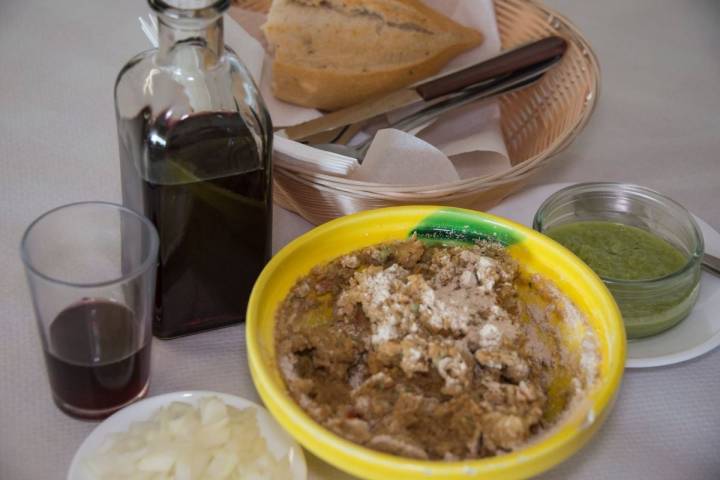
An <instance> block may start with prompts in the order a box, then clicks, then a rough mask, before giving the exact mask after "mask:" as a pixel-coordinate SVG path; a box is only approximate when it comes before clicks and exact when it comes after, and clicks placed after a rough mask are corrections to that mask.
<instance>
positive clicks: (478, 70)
mask: <svg viewBox="0 0 720 480" xmlns="http://www.w3.org/2000/svg"><path fill="white" fill-rule="evenodd" d="M566 49H567V42H566V41H565V40H564V39H563V38H561V37H558V36H553V37H547V38H543V39H542V40H538V41H535V42H532V43H528V44H526V45H523V46H521V47H518V48H515V49H512V50H510V51H509V52H506V53H503V54H501V55H498V56H496V57H493V58H490V59H489V60H486V61H484V62H480V63H476V64H475V65H472V66H470V67H467V68H464V69H462V70H459V71H457V72H454V73H451V74H449V75H445V76H443V77H440V78H436V79H433V80H429V81H427V82H423V83H421V84H420V85H416V86H415V87H414V88H415V91H416V92H417V93H418V94H419V95H420V96H421V97H422V98H423V100H425V101H428V100H433V99H435V98H438V97H442V96H443V95H447V94H449V93H453V92H457V91H459V90H462V89H463V88H466V87H469V86H471V85H474V84H476V83H479V82H482V81H485V80H490V79H492V78H495V77H498V76H500V75H506V74H508V73H511V72H513V71H515V70H518V69H523V68H527V67H530V66H532V65H535V64H536V63H540V62H544V61H546V60H550V59H552V58H555V57H559V56H562V54H564V53H565V50H566Z"/></svg>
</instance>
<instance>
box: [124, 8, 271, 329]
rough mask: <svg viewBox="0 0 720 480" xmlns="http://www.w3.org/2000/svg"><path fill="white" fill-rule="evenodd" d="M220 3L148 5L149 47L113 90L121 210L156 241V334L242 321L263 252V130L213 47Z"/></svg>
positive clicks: (266, 128) (266, 206) (265, 122)
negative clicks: (145, 225)
mask: <svg viewBox="0 0 720 480" xmlns="http://www.w3.org/2000/svg"><path fill="white" fill-rule="evenodd" d="M229 3H230V2H229V0H184V1H183V0H149V4H150V7H151V8H152V9H153V10H154V11H155V12H156V13H157V17H158V36H159V45H158V48H156V49H152V50H148V51H146V52H143V53H140V54H139V55H137V56H135V57H134V58H132V59H131V60H130V61H129V62H128V63H127V64H126V65H125V67H124V68H123V69H122V70H121V71H120V74H119V75H118V78H117V82H116V84H115V109H116V116H117V129H118V137H119V144H120V162H121V174H122V194H123V203H124V204H125V205H126V206H127V207H129V208H131V209H133V210H135V211H137V212H140V213H142V214H144V215H146V216H147V217H148V218H150V220H152V222H153V223H154V224H155V226H156V227H157V230H158V233H159V236H160V254H159V265H158V274H157V275H158V276H157V288H156V301H155V314H154V321H153V333H154V334H155V336H157V337H160V338H170V337H175V336H179V335H184V334H188V333H193V332H197V331H200V330H206V329H210V328H215V327H220V326H224V325H228V324H231V323H236V322H241V321H244V319H245V309H246V305H247V300H248V296H249V294H250V290H251V288H252V286H253V283H254V282H255V279H256V278H257V276H258V274H259V273H260V271H261V269H262V268H263V266H264V264H265V262H266V261H267V259H268V258H269V255H270V248H271V230H272V196H271V192H272V183H271V151H272V124H271V122H270V116H269V114H268V112H267V110H266V108H265V106H264V104H263V101H262V98H261V96H260V94H259V92H258V89H257V87H256V86H255V84H254V82H253V80H252V78H251V77H250V74H249V73H248V72H247V70H246V69H245V67H244V66H243V64H242V63H241V62H240V60H239V59H238V57H237V55H235V53H234V52H233V51H232V50H230V49H228V48H227V47H225V46H224V44H223V12H224V11H225V10H226V9H227V7H228V6H229ZM127 253H129V252H125V254H127Z"/></svg>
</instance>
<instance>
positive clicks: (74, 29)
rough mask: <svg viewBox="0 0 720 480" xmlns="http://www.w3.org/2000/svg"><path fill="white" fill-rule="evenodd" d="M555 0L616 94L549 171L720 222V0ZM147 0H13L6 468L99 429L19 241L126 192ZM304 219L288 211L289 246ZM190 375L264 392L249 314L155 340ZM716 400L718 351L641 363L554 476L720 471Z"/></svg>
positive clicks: (56, 458) (20, 479)
mask: <svg viewBox="0 0 720 480" xmlns="http://www.w3.org/2000/svg"><path fill="white" fill-rule="evenodd" d="M550 3H551V4H552V5H554V6H555V7H557V8H558V9H559V10H560V11H561V12H563V13H564V14H566V15H567V16H568V17H569V18H571V19H572V20H573V21H575V22H576V23H577V25H578V26H579V27H580V28H581V29H582V30H583V31H584V32H585V34H586V35H587V37H588V38H589V40H590V42H591V43H592V45H593V46H594V47H595V49H596V51H597V54H598V56H599V58H600V63H601V65H602V72H603V79H602V93H601V96H600V101H599V105H598V108H597V110H596V112H595V115H594V117H593V118H592V120H591V121H590V124H589V125H588V126H587V128H586V129H585V131H584V132H583V133H582V134H581V135H580V137H579V138H578V140H577V141H576V142H575V143H574V144H573V145H572V146H571V147H570V148H569V149H567V150H566V151H565V152H563V153H562V154H561V155H559V156H558V158H557V161H556V162H554V164H553V166H552V167H551V168H548V169H547V170H546V171H545V172H544V173H543V174H542V175H541V176H540V177H537V178H536V179H535V181H536V182H541V183H546V182H558V181H580V180H624V181H630V182H635V183H641V184H644V185H647V186H649V187H651V188H655V189H658V190H660V191H663V192H665V193H667V194H668V195H670V196H672V197H673V198H675V199H677V200H678V201H680V202H681V203H683V204H684V205H686V206H687V207H688V208H690V209H691V210H693V211H694V212H695V213H696V214H697V215H699V216H700V217H702V218H704V219H705V220H706V221H707V222H709V223H710V224H711V225H713V226H714V227H715V229H720V209H719V208H718V200H720V130H719V127H718V114H719V113H718V112H720V94H719V93H718V88H719V87H718V86H719V85H720V62H719V61H718V52H719V51H720V33H718V32H720V29H718V24H720V3H719V2H717V0H695V1H690V0H684V1H683V0H632V1H627V0H606V1H603V2H598V1H593V0H552V1H551V2H550ZM146 11H147V8H146V5H145V3H144V2H143V1H142V0H124V1H113V2H99V1H93V2H81V1H69V0H66V1H52V2H41V1H38V0H34V1H31V0H4V1H2V2H0V273H1V275H0V322H1V323H2V329H1V331H0V479H2V480H45V479H61V478H64V476H65V472H66V470H67V467H68V464H69V462H70V459H71V457H72V455H73V452H74V451H75V449H76V448H77V447H78V445H79V444H80V442H81V441H82V440H83V438H84V437H85V436H86V435H87V434H88V432H90V430H91V429H92V428H93V427H94V424H93V423H86V422H80V421H77V420H73V419H71V418H69V417H67V416H65V415H63V414H62V413H60V412H59V411H58V410H57V409H56V408H55V407H54V405H53V404H52V401H51V399H50V391H49V388H48V385H47V379H46V376H45V369H44V365H43V359H42V354H41V349H40V342H39V340H38V337H37V331H36V328H35V325H34V317H33V313H32V307H31V303H30V298H29V295H28V292H27V288H26V286H25V279H24V276H23V271H22V266H21V263H20V260H19V258H18V244H19V241H20V236H21V233H22V231H23V229H24V228H25V227H26V226H27V224H28V223H29V222H30V221H31V220H32V219H33V218H35V217H36V216H37V215H39V214H40V213H42V212H44V211H45V210H48V209H49V208H51V207H54V206H57V205H60V204H62V203H67V202H71V201H77V200H88V199H104V200H113V201H118V200H119V199H120V189H119V185H120V183H119V166H118V156H117V145H116V138H115V120H114V113H113V103H112V86H113V82H114V80H115V76H116V74H117V72H118V71H119V69H120V68H121V66H122V65H123V64H124V63H125V61H126V60H127V59H128V58H129V57H130V56H132V55H133V54H135V53H136V52H138V51H140V50H143V49H145V48H146V40H145V39H144V38H143V37H142V36H141V34H140V31H139V28H138V24H137V16H138V15H140V14H144V13H145V12H146ZM307 228H308V225H307V224H306V223H305V222H303V221H302V220H300V219H299V218H297V217H295V216H294V215H292V214H289V213H287V212H284V211H278V212H277V216H276V228H275V244H276V246H279V245H283V244H284V243H286V242H287V241H288V240H289V239H291V238H293V237H294V236H296V235H298V234H299V233H301V232H302V231H304V230H305V229H307ZM182 389H208V390H219V391H224V392H228V393H234V394H239V395H242V396H245V397H247V398H250V399H254V400H258V398H257V395H256V393H255V391H254V389H253V385H252V381H251V379H250V375H249V373H248V369H247V365H246V362H245V351H244V330H243V327H242V326H237V327H232V328H228V329H224V330H220V331H214V332H208V333H204V334H200V335H195V336H192V337H187V338H182V339H178V340H172V341H165V342H163V341H155V343H154V345H153V374H152V386H151V391H150V394H151V395H153V394H159V393H163V392H169V391H175V390H182ZM719 401H720V351H717V350H716V351H714V352H712V353H709V354H707V355H705V356H703V357H701V358H699V359H696V360H694V361H690V362H687V363H685V364H681V365H676V366H672V367H666V368H658V369H651V370H635V371H628V372H627V374H626V377H625V381H624V383H623V387H622V391H621V393H620V396H619V399H618V401H617V404H616V407H615V410H614V412H613V413H612V415H611V416H610V418H609V419H608V421H607V423H606V425H605V426H604V428H603V429H602V430H601V431H600V432H599V434H598V435H597V437H596V438H595V439H594V440H593V441H592V442H591V443H590V444H589V445H588V446H587V447H586V448H585V449H584V450H583V451H582V452H581V453H579V454H578V455H576V456H575V457H573V458H572V459H571V460H569V461H568V462H566V463H565V464H563V465H561V466H559V467H557V468H555V469H554V470H552V471H551V472H549V473H547V474H545V475H544V476H543V477H542V478H544V479H566V478H570V479H645V478H648V479H650V478H652V479H657V480H662V479H668V480H676V479H718V478H720V408H718V402H719ZM311 463H313V465H314V468H316V469H322V468H321V467H322V466H321V465H319V464H317V462H316V461H313V462H311ZM324 477H325V478H339V477H336V476H334V475H333V474H331V473H330V474H328V473H327V472H326V475H324Z"/></svg>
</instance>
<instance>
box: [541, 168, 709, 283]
mask: <svg viewBox="0 0 720 480" xmlns="http://www.w3.org/2000/svg"><path fill="white" fill-rule="evenodd" d="M597 192H605V193H612V192H615V193H620V192H623V193H626V194H627V193H629V194H631V195H636V196H637V195H644V196H645V197H649V198H651V199H652V200H654V201H656V202H658V203H660V204H663V205H667V206H670V207H672V208H675V209H677V210H678V211H680V212H681V213H682V214H683V215H684V216H685V219H686V220H687V221H688V223H689V224H690V226H691V229H692V236H693V238H694V240H695V242H694V243H695V245H694V249H693V251H691V252H690V255H689V256H688V257H689V258H688V261H687V262H686V263H685V264H684V265H683V266H682V268H679V269H677V270H675V271H674V272H671V273H669V274H667V275H665V276H662V277H656V278H650V279H639V280H621V279H613V278H608V277H605V276H602V275H599V274H598V277H600V279H601V280H602V281H603V282H604V283H605V284H606V285H608V286H625V285H626V286H633V287H640V286H644V285H647V286H654V285H658V284H660V283H664V282H666V281H671V280H673V279H675V278H677V277H681V276H683V275H685V274H687V272H688V271H689V270H692V269H693V268H697V267H698V266H699V264H700V262H701V260H702V257H703V254H704V251H705V244H704V239H703V235H702V231H701V230H700V226H699V225H698V224H697V222H696V221H695V218H694V217H693V215H692V214H691V213H690V211H689V210H688V209H687V208H685V207H684V206H682V205H681V204H680V203H678V202H677V201H675V200H673V199H672V198H670V197H668V196H667V195H665V194H662V193H660V192H658V191H656V190H653V189H651V188H648V187H644V186H642V185H636V184H633V183H623V182H584V183H576V184H573V185H569V186H567V187H565V188H562V189H560V190H558V191H557V192H555V193H553V194H552V195H550V196H549V197H548V198H546V199H545V201H543V203H541V204H540V207H538V209H537V211H536V212H535V216H534V217H533V229H534V230H536V231H538V232H540V233H544V227H543V225H542V217H543V214H544V213H546V212H545V210H547V209H548V208H549V207H550V206H552V205H553V204H554V203H556V202H557V201H558V200H560V199H562V198H564V197H567V196H568V195H569V194H574V193H580V194H582V193H585V194H590V193H597ZM618 223H621V222H618Z"/></svg>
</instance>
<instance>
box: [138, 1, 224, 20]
mask: <svg viewBox="0 0 720 480" xmlns="http://www.w3.org/2000/svg"><path fill="white" fill-rule="evenodd" d="M173 3H175V2H174V0H148V4H149V5H150V8H152V9H153V10H154V11H155V12H157V13H158V14H161V15H163V16H166V17H169V18H171V19H174V20H193V19H194V20H203V19H204V20H208V19H212V18H216V17H218V16H219V15H222V14H223V13H224V12H225V11H226V10H227V9H228V8H229V7H230V0H207V1H205V2H196V3H198V6H191V5H190V4H188V5H187V6H177V5H174V4H173ZM200 3H202V5H200Z"/></svg>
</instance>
